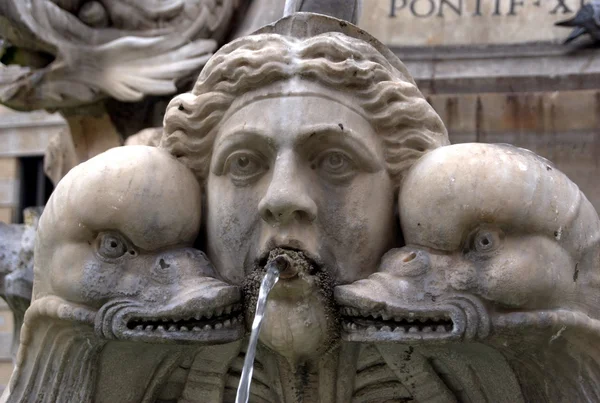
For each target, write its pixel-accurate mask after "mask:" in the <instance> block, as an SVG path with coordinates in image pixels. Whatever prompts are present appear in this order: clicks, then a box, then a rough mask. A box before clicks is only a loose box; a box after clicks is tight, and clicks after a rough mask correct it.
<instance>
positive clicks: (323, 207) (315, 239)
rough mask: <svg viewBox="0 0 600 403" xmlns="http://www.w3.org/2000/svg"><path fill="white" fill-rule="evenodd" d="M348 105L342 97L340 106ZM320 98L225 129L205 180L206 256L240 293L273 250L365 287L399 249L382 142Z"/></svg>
mask: <svg viewBox="0 0 600 403" xmlns="http://www.w3.org/2000/svg"><path fill="white" fill-rule="evenodd" d="M341 96H342V95H341V94H340V97H341ZM357 110H359V108H356V107H355V108H353V109H351V108H350V107H348V106H346V105H344V104H342V103H338V102H335V101H333V100H331V99H326V98H322V97H317V96H297V97H275V98H268V99H263V100H258V101H255V102H252V103H250V104H248V105H245V106H244V107H243V108H241V109H239V110H236V111H235V112H233V113H232V114H231V115H230V116H229V117H228V118H227V120H225V122H224V123H223V125H222V126H221V128H220V130H219V133H218V136H217V140H216V143H215V147H214V152H213V158H212V162H211V172H210V176H209V179H208V187H207V192H208V214H207V216H208V224H207V225H208V245H209V246H208V250H209V255H210V257H211V259H212V260H213V262H214V264H215V265H216V267H217V268H218V270H219V271H220V273H221V275H222V276H223V277H224V278H225V279H226V280H228V281H229V282H231V283H233V284H241V283H242V281H243V278H244V277H245V276H246V275H247V273H248V272H249V271H250V270H251V269H252V267H253V265H254V263H255V261H257V260H258V259H262V258H265V257H266V255H267V254H268V252H269V251H270V250H271V249H273V248H274V247H288V248H292V249H299V250H302V251H304V252H305V253H306V255H307V256H309V257H311V258H313V259H314V260H315V261H316V262H319V263H321V264H324V265H326V266H327V267H328V268H330V269H332V270H333V271H334V272H333V273H331V274H332V276H333V277H334V278H335V281H336V283H342V284H345V283H349V282H352V281H355V280H357V279H359V278H362V277H365V276H366V275H368V274H369V273H370V272H372V271H373V269H374V268H375V267H376V264H377V261H378V259H379V258H380V256H381V255H382V254H383V253H384V252H385V251H386V250H387V249H388V248H389V247H390V245H391V241H392V239H393V220H394V219H393V203H394V200H393V190H394V188H393V185H392V183H391V180H390V178H389V176H388V174H387V172H386V170H385V167H384V159H383V152H382V148H381V144H380V141H379V138H378V137H377V134H376V133H375V131H374V130H373V128H372V127H371V125H370V124H369V122H368V121H367V120H366V119H365V118H364V117H362V116H361V115H360V114H359V113H358V112H356V111H357Z"/></svg>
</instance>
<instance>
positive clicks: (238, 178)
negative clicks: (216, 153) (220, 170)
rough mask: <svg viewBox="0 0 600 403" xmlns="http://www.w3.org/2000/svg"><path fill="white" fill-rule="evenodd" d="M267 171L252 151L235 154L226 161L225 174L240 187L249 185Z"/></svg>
mask: <svg viewBox="0 0 600 403" xmlns="http://www.w3.org/2000/svg"><path fill="white" fill-rule="evenodd" d="M267 169H268V167H267V166H266V165H265V164H264V163H263V161H262V160H261V158H260V157H259V156H258V155H256V154H255V153H253V152H250V151H237V152H234V153H233V154H231V155H230V156H229V157H228V158H227V160H226V161H225V172H226V173H227V174H229V176H230V177H231V180H232V181H233V182H234V183H235V184H238V185H247V184H249V183H250V182H252V181H253V180H255V179H258V177H259V176H260V175H262V174H263V173H264V172H265V171H266V170H267Z"/></svg>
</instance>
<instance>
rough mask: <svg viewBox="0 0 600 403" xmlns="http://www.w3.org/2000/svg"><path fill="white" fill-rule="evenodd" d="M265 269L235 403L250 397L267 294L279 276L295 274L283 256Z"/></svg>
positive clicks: (246, 400) (286, 276)
mask: <svg viewBox="0 0 600 403" xmlns="http://www.w3.org/2000/svg"><path fill="white" fill-rule="evenodd" d="M265 268H266V274H265V276H264V277H263V279H262V282H261V284H260V291H259V292H258V300H257V301H256V313H255V315H254V320H253V321H252V333H251V334H250V341H249V343H248V350H247V351H246V357H245V358H244V367H243V369H242V376H241V377H240V384H239V386H238V391H237V395H236V397H235V403H248V398H249V397H250V383H251V382H252V372H253V370H254V357H255V355H256V345H257V343H258V336H259V334H260V327H261V326H262V322H263V318H264V315H265V308H266V306H267V298H268V297H269V293H270V292H271V290H272V289H273V287H274V286H275V284H277V281H278V280H279V277H280V276H281V277H282V278H291V277H294V276H295V275H296V274H297V272H296V271H295V269H294V267H293V265H292V264H291V262H290V261H289V257H287V256H285V255H278V256H276V257H275V258H274V259H271V260H269V261H268V262H267V264H266V266H265Z"/></svg>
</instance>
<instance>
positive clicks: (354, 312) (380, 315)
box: [342, 307, 451, 323]
mask: <svg viewBox="0 0 600 403" xmlns="http://www.w3.org/2000/svg"><path fill="white" fill-rule="evenodd" d="M342 314H343V315H346V316H354V317H358V318H360V317H363V318H366V319H372V320H393V321H395V322H408V323H414V322H416V323H418V322H421V323H425V322H431V321H432V322H449V321H450V320H451V319H450V318H449V317H447V316H443V315H437V316H436V315H434V316H427V317H424V316H419V317H417V315H416V314H415V313H414V312H408V313H407V316H406V317H402V316H392V315H390V314H389V313H387V312H385V311H378V312H364V311H359V310H358V309H356V308H349V307H344V308H342Z"/></svg>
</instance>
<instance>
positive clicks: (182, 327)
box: [122, 304, 243, 341]
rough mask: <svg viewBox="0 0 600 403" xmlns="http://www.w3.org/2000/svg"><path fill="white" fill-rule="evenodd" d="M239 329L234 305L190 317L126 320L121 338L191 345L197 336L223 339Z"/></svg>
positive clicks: (238, 310) (239, 307)
mask: <svg viewBox="0 0 600 403" xmlns="http://www.w3.org/2000/svg"><path fill="white" fill-rule="evenodd" d="M240 325H243V313H242V305H241V304H234V305H229V306H226V307H224V308H223V307H222V308H217V309H215V310H209V311H205V312H198V313H195V314H193V315H181V314H178V315H168V314H165V315H150V316H146V315H139V316H136V315H132V316H131V317H128V318H127V319H126V328H127V330H124V331H123V332H122V337H123V338H126V339H132V338H136V339H141V340H143V339H147V338H153V337H154V336H158V337H159V338H165V337H167V338H170V337H175V338H176V339H178V340H190V341H194V339H195V336H196V335H201V334H203V333H206V332H215V335H219V334H221V335H222V336H226V335H227V333H228V332H230V331H235V329H236V328H237V327H239V326H240Z"/></svg>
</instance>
